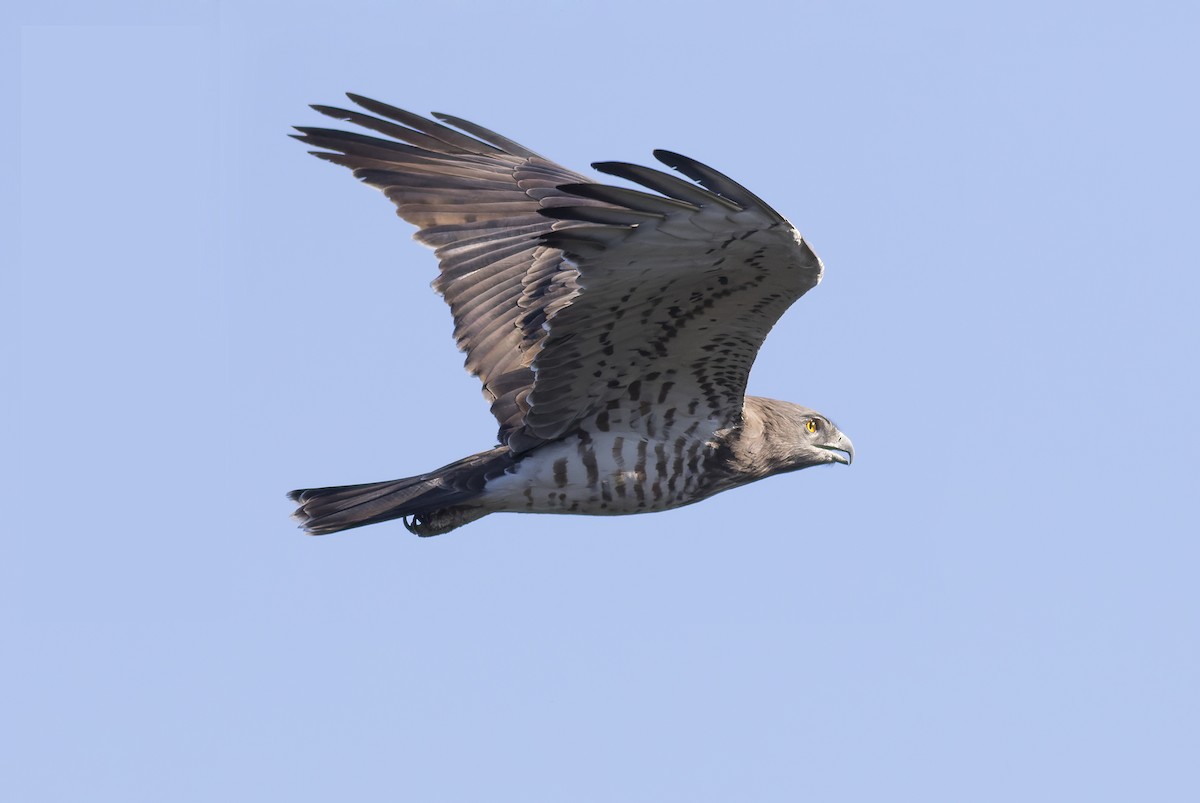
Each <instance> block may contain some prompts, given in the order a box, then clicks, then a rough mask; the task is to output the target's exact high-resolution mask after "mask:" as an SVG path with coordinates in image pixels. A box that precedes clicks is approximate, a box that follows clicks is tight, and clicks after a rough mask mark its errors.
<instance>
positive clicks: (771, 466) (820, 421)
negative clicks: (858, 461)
mask: <svg viewBox="0 0 1200 803" xmlns="http://www.w3.org/2000/svg"><path fill="white" fill-rule="evenodd" d="M743 420H744V423H743V436H744V437H743V439H742V442H743V444H744V445H745V446H744V448H745V449H746V452H745V454H747V456H751V457H752V460H753V462H754V464H755V465H754V466H753V468H752V470H753V471H754V472H755V473H760V474H761V475H762V476H767V475H769V474H779V473H782V472H785V471H796V470H799V469H802V468H809V467H810V466H819V465H822V464H824V463H845V464H846V465H850V461H851V460H853V459H854V444H853V443H851V442H850V439H849V438H847V437H846V436H845V435H844V434H842V432H841V431H840V430H838V428H837V427H835V426H834V425H833V422H831V421H830V420H829V419H828V418H826V417H825V416H824V415H822V414H821V413H818V412H817V411H816V410H810V409H809V408H807V407H801V406H800V405H798V404H792V403H791V402H782V401H776V400H775V399H763V398H760V397H757V396H747V397H746V405H745V408H744V411H743Z"/></svg>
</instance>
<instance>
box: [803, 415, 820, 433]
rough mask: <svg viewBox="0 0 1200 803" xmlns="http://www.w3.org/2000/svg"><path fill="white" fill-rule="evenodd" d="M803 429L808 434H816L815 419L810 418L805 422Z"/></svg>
mask: <svg viewBox="0 0 1200 803" xmlns="http://www.w3.org/2000/svg"><path fill="white" fill-rule="evenodd" d="M804 428H805V429H807V430H808V431H809V432H816V431H817V419H815V418H810V419H808V420H807V421H805V422H804Z"/></svg>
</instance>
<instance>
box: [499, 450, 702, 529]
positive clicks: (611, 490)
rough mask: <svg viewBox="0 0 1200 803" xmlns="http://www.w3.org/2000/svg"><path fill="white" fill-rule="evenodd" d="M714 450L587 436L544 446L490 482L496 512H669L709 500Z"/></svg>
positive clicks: (608, 513) (613, 513)
mask: <svg viewBox="0 0 1200 803" xmlns="http://www.w3.org/2000/svg"><path fill="white" fill-rule="evenodd" d="M714 449H715V447H714V446H713V445H712V444H711V443H706V442H705V441H702V440H698V439H696V438H694V437H686V436H682V437H676V438H671V439H669V440H663V439H655V438H651V437H647V436H645V435H643V434H638V433H625V434H622V433H616V432H585V431H581V432H578V433H576V434H575V435H572V436H569V437H568V438H566V439H564V440H563V441H561V442H558V443H553V444H547V445H545V446H543V447H541V448H539V449H537V450H536V451H535V452H533V453H532V454H530V455H529V456H527V457H526V458H525V459H523V460H521V461H520V462H519V463H517V464H516V465H515V466H514V467H513V469H512V470H511V471H510V473H507V474H505V475H504V476H502V477H497V478H495V479H493V480H491V481H489V482H488V485H487V489H486V492H485V493H486V502H487V505H488V507H492V508H493V509H495V510H505V511H516V512H524V513H580V514H588V515H614V516H615V515H623V514H629V513H647V512H651V511H656V510H667V509H669V508H673V507H679V506H681V505H686V504H689V503H691V502H695V501H698V500H700V499H703V498H704V497H706V496H708V495H709V493H710V492H709V491H706V486H705V483H704V478H705V476H706V473H707V472H706V471H705V467H706V464H707V461H708V460H709V459H710V458H711V456H712V454H713V452H714Z"/></svg>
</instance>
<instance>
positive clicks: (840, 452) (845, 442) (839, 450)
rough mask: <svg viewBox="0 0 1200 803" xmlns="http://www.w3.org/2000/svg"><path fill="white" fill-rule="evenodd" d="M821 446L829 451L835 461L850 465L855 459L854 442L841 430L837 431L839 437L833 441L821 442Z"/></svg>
mask: <svg viewBox="0 0 1200 803" xmlns="http://www.w3.org/2000/svg"><path fill="white" fill-rule="evenodd" d="M821 448H822V449H824V450H826V451H827V452H829V456H830V457H832V458H833V460H834V462H835V463H845V464H846V465H850V463H851V462H852V461H853V460H854V444H853V443H851V442H850V439H849V438H847V437H846V436H845V435H843V434H842V433H840V432H839V433H837V437H836V438H834V439H833V441H832V442H831V443H823V444H821Z"/></svg>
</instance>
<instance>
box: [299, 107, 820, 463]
mask: <svg viewBox="0 0 1200 803" xmlns="http://www.w3.org/2000/svg"><path fill="white" fill-rule="evenodd" d="M350 98H351V100H353V101H354V102H355V103H357V104H358V105H360V106H361V107H363V108H365V109H367V110H368V111H371V112H374V113H375V114H377V115H379V117H374V116H371V115H367V114H363V113H361V112H356V111H348V110H344V109H337V108H332V107H327V106H314V108H315V109H317V111H320V112H322V113H323V114H326V115H329V116H331V117H336V118H338V119H342V120H347V121H350V122H353V123H356V124H358V125H361V126H363V127H364V128H367V129H370V130H373V131H375V132H378V133H380V134H384V135H386V136H387V137H390V139H381V138H378V137H370V136H364V135H361V134H355V133H350V132H344V131H336V130H330V129H323V128H308V127H304V128H299V129H298V130H299V131H300V132H301V134H300V136H299V137H298V138H299V139H300V140H302V141H304V142H306V143H309V144H311V145H314V146H316V147H318V148H324V149H326V150H325V151H319V152H315V155H317V156H320V157H321V158H323V159H327V160H329V161H332V162H335V163H337V164H341V165H344V166H346V167H349V168H351V169H352V170H353V171H354V175H355V176H356V177H358V178H359V179H361V180H363V181H364V182H366V183H367V184H370V185H372V186H375V187H378V188H379V189H381V190H383V191H384V193H385V194H386V195H387V196H388V197H389V198H390V199H391V200H392V201H393V202H394V203H395V204H396V208H397V212H398V213H399V215H400V216H401V217H403V218H404V219H405V220H408V221H409V222H411V223H414V224H416V225H417V226H418V227H419V231H418V232H417V234H416V235H415V236H416V239H417V240H419V241H420V242H422V243H425V244H426V245H429V246H432V247H433V248H434V249H435V251H436V254H437V257H438V259H439V261H440V263H441V275H440V276H439V277H438V279H437V280H436V281H435V282H434V287H435V289H437V290H438V291H439V292H440V293H442V294H443V295H444V296H445V298H446V301H447V302H448V303H449V304H450V308H451V311H452V312H453V314H454V323H455V338H456V340H457V342H458V345H459V348H461V349H462V350H463V351H465V352H466V353H467V360H466V367H467V369H468V370H469V371H471V373H473V374H475V375H476V376H478V377H479V378H480V380H481V381H482V382H483V389H484V395H485V397H486V398H488V400H489V401H490V402H491V405H492V412H493V414H494V415H495V416H496V419H497V420H498V421H499V423H500V436H499V437H500V440H501V442H502V443H506V444H507V445H508V446H509V447H510V448H511V449H512V450H513V451H516V452H522V451H526V450H528V449H531V448H533V447H535V446H537V445H539V444H541V443H543V442H545V441H547V440H553V439H556V438H559V437H561V436H563V435H565V434H567V433H569V432H570V431H571V430H572V429H574V428H575V427H576V426H578V425H579V424H580V423H581V422H584V421H586V420H589V419H592V418H595V417H597V416H602V415H604V411H605V410H607V409H613V408H614V407H616V406H621V405H623V404H624V405H625V406H626V407H629V405H628V404H625V403H626V402H632V403H633V406H632V409H634V410H641V414H642V415H643V416H646V415H651V414H652V413H651V411H650V409H649V408H650V407H651V406H653V407H657V409H659V410H660V411H666V410H670V411H672V413H671V414H672V416H675V415H678V416H679V417H680V418H682V417H688V418H694V419H704V420H706V421H711V422H713V424H714V425H715V426H717V427H720V426H726V425H729V424H733V423H735V422H736V421H737V420H738V419H739V418H740V416H741V410H742V403H743V397H744V393H745V387H746V379H747V375H748V374H749V371H750V367H751V365H752V364H753V362H754V358H755V356H756V355H757V353H758V350H759V348H760V347H761V345H762V342H763V339H764V338H765V337H766V335H767V333H768V332H769V331H770V329H771V327H772V326H774V324H775V322H776V321H777V320H778V319H779V317H780V315H782V314H783V312H784V310H785V309H787V307H788V306H790V305H791V304H792V302H794V301H795V300H796V299H798V298H799V297H800V296H801V295H803V294H804V293H805V292H807V291H808V290H809V289H811V288H812V287H814V286H815V285H816V284H817V283H818V282H819V281H820V279H821V271H822V267H821V262H820V260H819V259H818V258H817V256H816V254H814V253H813V252H812V250H811V249H809V247H808V245H807V243H805V242H804V241H803V239H802V238H801V237H800V235H799V234H798V233H797V232H796V230H795V229H794V228H793V227H792V225H791V224H790V223H788V222H787V221H786V220H784V219H783V218H782V217H781V216H780V215H779V214H778V213H776V212H775V211H774V210H772V209H771V208H770V207H769V206H767V205H766V204H765V203H763V202H762V201H761V200H760V199H759V198H757V197H756V196H755V195H753V194H752V193H750V192H749V191H748V190H746V189H745V188H744V187H742V186H740V185H739V184H737V183H736V182H734V181H732V180H730V179H729V178H728V177H726V176H724V175H722V174H720V173H718V172H717V171H715V170H712V169H711V168H709V167H706V166H704V165H702V164H700V163H699V162H695V161H693V160H691V159H688V158H686V157H683V156H679V155H678V154H673V153H669V152H666V151H655V156H656V157H657V158H658V159H659V160H660V161H662V162H664V163H665V164H667V165H668V166H670V167H673V168H675V169H676V170H678V171H679V172H681V173H682V174H683V175H684V176H686V177H688V178H690V179H692V180H693V181H695V182H698V184H695V183H692V182H689V181H685V180H683V179H681V178H678V177H676V176H673V175H670V174H668V173H663V172H660V171H657V170H651V169H649V168H645V167H639V166H636V165H630V164H624V163H615V162H606V163H597V164H595V165H593V166H594V167H595V168H596V169H598V170H600V171H601V172H604V173H607V174H610V175H615V176H618V177H621V178H625V179H628V180H630V181H633V182H635V183H638V184H641V185H642V186H643V187H646V188H647V189H650V190H653V191H654V192H655V193H658V194H653V193H647V192H642V191H638V190H632V189H626V188H621V187H612V186H607V185H600V184H596V183H593V182H591V181H589V180H588V179H586V178H584V177H583V176H580V175H578V174H576V173H574V172H572V171H569V170H567V169H566V168H563V167H561V166H559V165H557V164H555V163H553V162H551V161H549V160H547V159H544V158H543V157H541V156H538V155H537V154H535V153H533V152H532V151H530V150H528V149H526V148H524V147H522V146H520V145H518V144H516V143H515V142H513V141H511V140H509V139H506V138H504V137H502V136H500V135H498V134H496V133H494V132H492V131H489V130H487V129H485V128H481V127H480V126H477V125H475V124H473V123H469V122H467V121H464V120H460V119H458V118H454V117H450V116H448V115H440V114H439V115H435V116H436V117H437V118H438V119H439V120H440V121H442V123H448V124H449V125H443V124H442V123H438V122H434V121H432V120H427V119H425V118H423V117H420V116H419V115H415V114H412V113H410V112H406V111H403V110H401V109H397V108H394V107H392V106H388V105H386V104H382V103H379V102H377V101H373V100H369V99H367V98H363V97H360V96H357V95H350ZM382 118H386V119H382ZM450 125H453V126H454V127H455V128H457V129H459V130H455V128H451V127H450ZM462 132H467V133H466V134H464V133H462ZM468 134H469V135H470V136H468ZM651 388H653V390H652V391H651ZM651 396H652V397H651Z"/></svg>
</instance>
